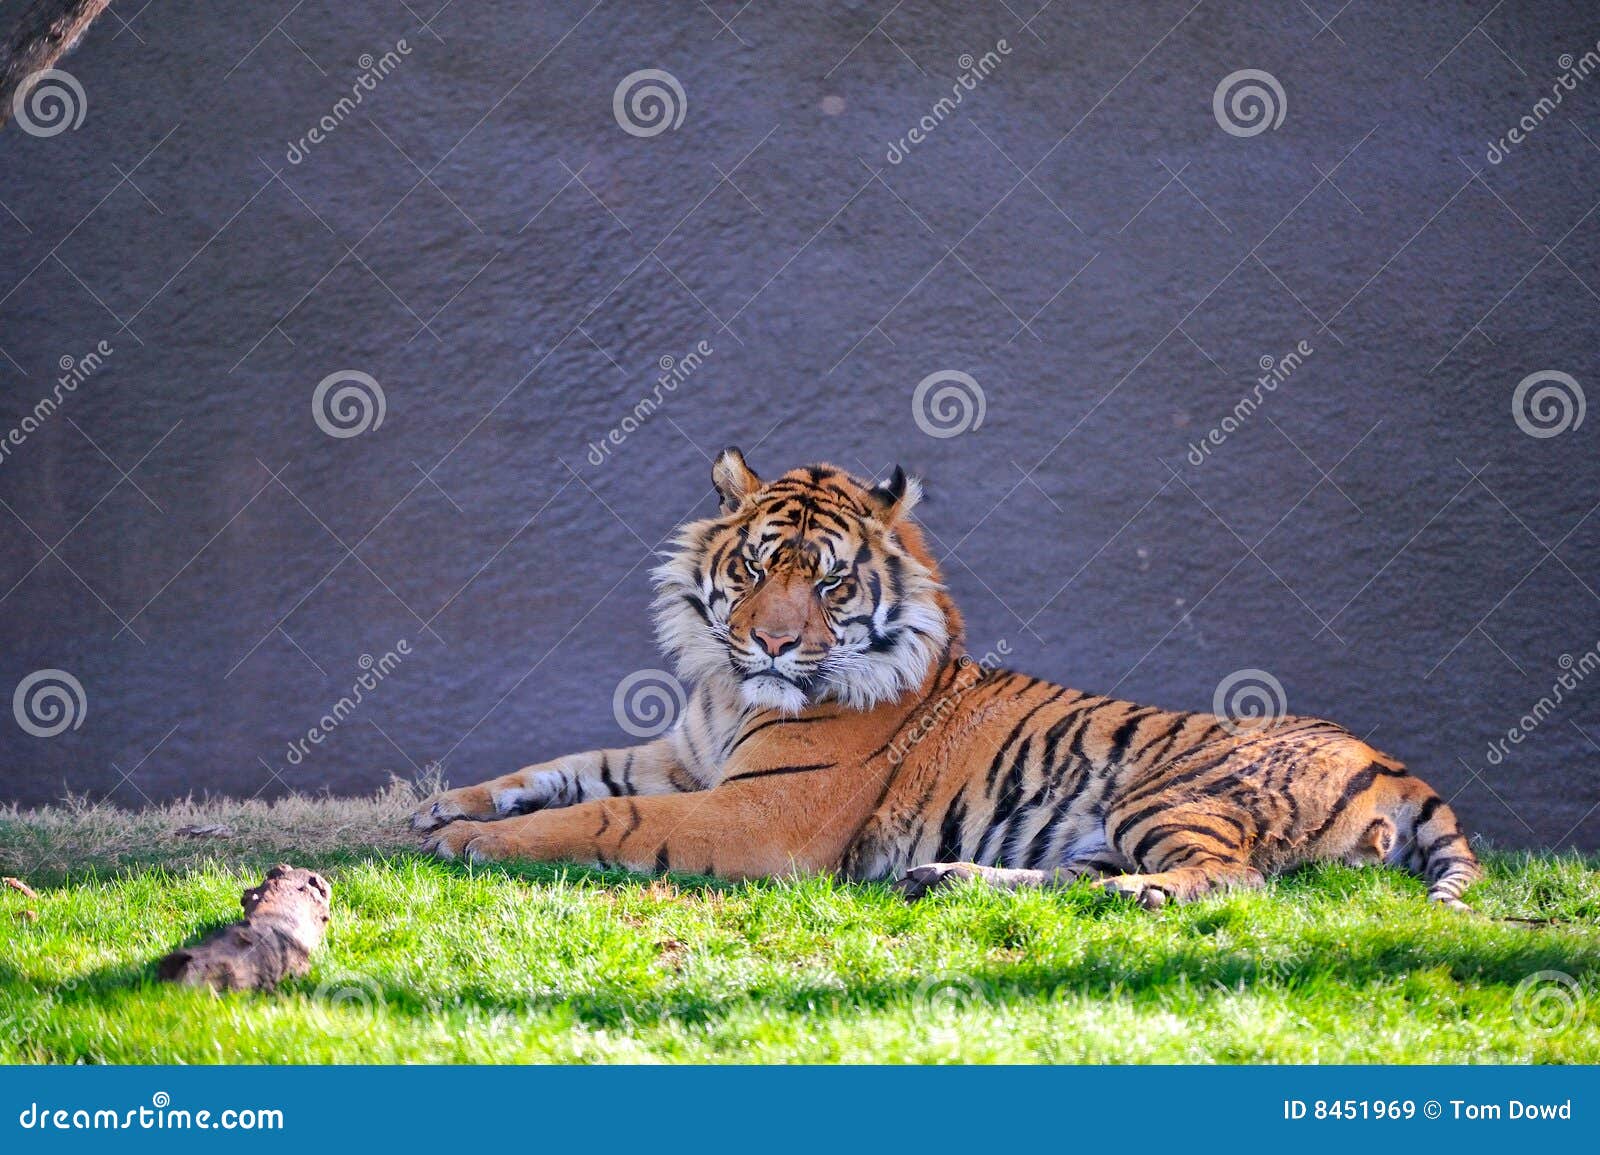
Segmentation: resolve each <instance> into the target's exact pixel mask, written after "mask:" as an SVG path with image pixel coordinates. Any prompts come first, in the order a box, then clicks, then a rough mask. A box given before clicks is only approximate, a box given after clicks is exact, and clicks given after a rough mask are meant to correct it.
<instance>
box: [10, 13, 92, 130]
mask: <svg viewBox="0 0 1600 1155" xmlns="http://www.w3.org/2000/svg"><path fill="white" fill-rule="evenodd" d="M109 2H110V0H32V3H29V4H26V5H25V6H24V7H23V9H22V13H21V15H19V16H18V17H17V22H16V23H15V24H14V25H12V27H11V31H10V33H9V34H8V35H7V36H6V38H5V39H4V40H3V41H0V128H4V127H5V123H6V120H7V119H8V118H9V117H10V116H11V104H12V101H13V99H14V98H15V95H16V91H17V88H18V87H19V86H20V85H21V84H22V83H23V81H25V80H27V78H28V77H30V76H32V75H33V74H34V73H35V72H43V71H44V70H45V69H46V68H50V67H52V66H53V65H54V64H55V62H56V61H57V60H59V59H60V58H61V56H62V54H63V53H65V52H67V51H68V50H70V49H71V48H72V47H73V46H74V45H76V44H77V43H78V41H79V40H80V39H81V38H82V37H83V34H84V33H85V32H87V31H88V30H89V25H91V24H93V23H94V19H95V17H96V16H99V15H100V13H102V12H104V11H105V8H106V5H107V4H108V3H109Z"/></svg>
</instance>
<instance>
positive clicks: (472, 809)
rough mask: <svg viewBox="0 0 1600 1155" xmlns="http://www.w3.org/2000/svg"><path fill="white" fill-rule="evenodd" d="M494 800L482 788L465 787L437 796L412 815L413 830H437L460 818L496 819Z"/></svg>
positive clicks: (497, 813) (496, 812)
mask: <svg viewBox="0 0 1600 1155" xmlns="http://www.w3.org/2000/svg"><path fill="white" fill-rule="evenodd" d="M498 816H499V812H498V811H497V810H496V809H495V805H494V798H493V796H492V795H490V793H489V791H488V790H486V789H485V788H484V787H482V786H465V787H463V788H461V789H460V790H446V791H445V792H444V793H443V794H435V795H434V796H433V797H432V798H430V799H428V800H427V801H426V802H424V803H423V804H422V805H421V806H419V807H418V808H417V809H416V811H415V812H414V813H413V814H412V815H411V829H413V830H436V829H438V828H439V827H441V826H444V825H446V824H447V823H451V822H455V821H456V820H457V819H460V818H477V819H485V818H496V817H498Z"/></svg>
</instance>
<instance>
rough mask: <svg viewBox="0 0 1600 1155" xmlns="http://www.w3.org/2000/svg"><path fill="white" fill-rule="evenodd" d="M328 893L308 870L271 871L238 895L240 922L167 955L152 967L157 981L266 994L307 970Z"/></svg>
mask: <svg viewBox="0 0 1600 1155" xmlns="http://www.w3.org/2000/svg"><path fill="white" fill-rule="evenodd" d="M332 898H333V888H332V887H330V886H329V885H328V881H327V879H325V878H323V877H322V875H320V874H316V873H314V872H313V871H310V870H301V869H299V868H298V867H293V866H287V865H283V866H274V867H273V868H272V869H271V870H270V871H268V872H267V877H266V879H265V881H263V882H262V883H261V885H260V886H257V887H253V888H252V889H250V890H247V891H245V892H244V897H243V898H242V899H241V900H240V904H241V905H242V906H243V907H244V915H245V917H244V920H243V921H242V922H236V923H232V924H230V925H228V926H225V927H223V928H222V929H221V930H218V931H215V932H213V933H212V934H210V935H208V936H207V937H206V938H204V939H203V940H201V941H200V942H198V943H196V944H195V945H194V946H189V947H183V948H181V949H179V950H175V951H173V952H172V953H171V954H169V955H168V956H167V957H166V958H164V959H162V960H161V961H160V962H159V963H158V964H157V966H156V974H157V977H159V978H160V979H161V980H162V981H163V982H171V983H182V984H184V985H186V986H193V987H200V986H209V987H211V988H212V989H213V990H218V991H225V990H236V991H243V990H271V989H272V988H273V987H275V986H277V985H278V984H279V983H280V982H282V981H283V980H284V979H287V978H298V977H299V976H301V975H303V974H305V973H306V972H307V971H309V970H310V969H311V953H312V952H313V951H315V950H316V949H317V947H318V946H320V945H321V944H322V936H323V932H324V930H325V929H326V928H327V925H328V919H329V918H330V917H331V913H332V910H331V905H330V904H331V902H332Z"/></svg>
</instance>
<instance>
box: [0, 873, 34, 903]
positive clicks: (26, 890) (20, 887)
mask: <svg viewBox="0 0 1600 1155" xmlns="http://www.w3.org/2000/svg"><path fill="white" fill-rule="evenodd" d="M0 883H4V884H5V885H6V886H9V887H10V888H11V889H12V890H15V891H18V892H19V893H21V894H22V895H23V896H24V897H25V898H38V897H39V892H38V891H37V890H34V889H33V887H31V886H29V885H28V884H27V883H26V882H23V881H22V879H20V878H12V877H11V876H9V875H7V876H6V877H5V878H0Z"/></svg>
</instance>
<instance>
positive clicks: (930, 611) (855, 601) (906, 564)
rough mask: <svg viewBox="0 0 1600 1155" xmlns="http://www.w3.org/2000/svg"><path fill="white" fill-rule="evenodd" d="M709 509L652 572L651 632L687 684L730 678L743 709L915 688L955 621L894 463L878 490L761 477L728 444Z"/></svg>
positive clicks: (955, 638)
mask: <svg viewBox="0 0 1600 1155" xmlns="http://www.w3.org/2000/svg"><path fill="white" fill-rule="evenodd" d="M711 481H712V484H713V485H715V486H716V490H717V494H718V496H719V497H720V498H721V510H720V512H719V513H718V514H717V516H715V517H711V518H707V519H705V520H703V521H695V522H690V523H689V524H687V525H685V526H683V527H682V528H681V529H680V530H679V532H678V536H677V539H676V548H675V549H674V550H673V551H672V553H671V554H670V555H669V556H668V560H667V561H666V562H665V563H664V564H662V565H661V566H659V567H658V568H657V569H656V570H655V573H654V577H655V582H656V602H655V613H656V634H657V637H658V638H659V639H660V642H661V646H662V649H663V650H665V651H666V653H667V654H668V656H669V657H671V658H672V659H673V661H674V662H675V663H676V664H677V667H678V672H679V674H680V675H681V676H682V677H684V678H685V679H687V680H692V681H699V680H701V679H705V678H715V677H726V678H729V679H731V680H732V681H733V682H734V683H735V684H736V685H737V687H738V690H739V693H740V695H741V697H742V698H743V700H744V702H745V703H746V704H747V705H750V706H755V707H761V708H770V709H778V710H782V711H784V712H785V713H795V712H798V711H799V710H801V709H803V708H804V707H806V706H808V705H811V704H813V703H817V702H824V701H837V702H840V703H842V704H844V705H846V706H849V707H851V708H853V709H866V708H868V707H871V706H873V705H875V704H876V703H878V702H883V701H888V700H892V699H894V698H897V697H899V696H900V695H901V694H904V693H906V692H907V691H909V690H911V689H914V688H915V687H917V686H918V685H920V684H921V683H922V680H923V679H924V677H926V675H927V673H928V670H929V669H930V667H931V666H932V665H933V663H935V662H936V661H938V660H939V659H940V658H941V657H942V656H943V655H944V654H946V653H947V652H948V651H949V650H950V649H951V648H952V647H953V646H958V645H959V643H960V639H961V617H960V615H959V613H958V612H957V611H956V608H955V606H954V604H953V603H952V602H951V601H950V598H949V596H948V595H947V594H946V593H945V589H944V585H943V583H942V581H941V580H940V576H939V571H938V567H937V565H936V564H935V562H934V560H933V557H932V555H931V554H929V552H928V549H927V546H926V544H925V543H924V542H923V539H922V532H921V530H920V529H919V528H918V527H917V525H916V523H915V522H914V521H912V520H911V518H910V513H911V510H912V508H913V507H914V506H915V505H916V504H917V501H918V499H919V498H920V497H921V495H922V488H921V486H920V485H919V484H918V482H917V481H916V480H915V479H913V478H908V477H907V476H906V474H905V472H904V471H903V470H902V469H900V468H899V467H898V466H897V467H896V468H895V471H894V475H893V476H892V477H891V478H890V479H889V480H888V481H886V482H883V483H881V484H877V485H874V484H872V483H871V482H866V481H862V480H860V479H858V478H856V477H853V476H851V475H850V474H849V473H847V472H845V471H844V470H842V469H837V468H835V467H834V466H831V465H812V466H808V467H806V468H803V469H795V470H791V471H790V472H788V473H785V474H784V475H783V476H782V477H779V478H777V479H776V480H773V481H766V482H764V481H762V480H761V479H760V478H759V477H757V476H756V475H755V473H754V472H753V471H752V470H751V469H750V467H749V466H748V465H747V464H746V463H745V459H744V455H743V454H742V453H740V452H739V450H737V449H732V448H730V449H725V450H723V452H722V454H721V455H720V456H719V457H718V458H717V460H716V462H715V463H714V464H713V465H712V469H711Z"/></svg>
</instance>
